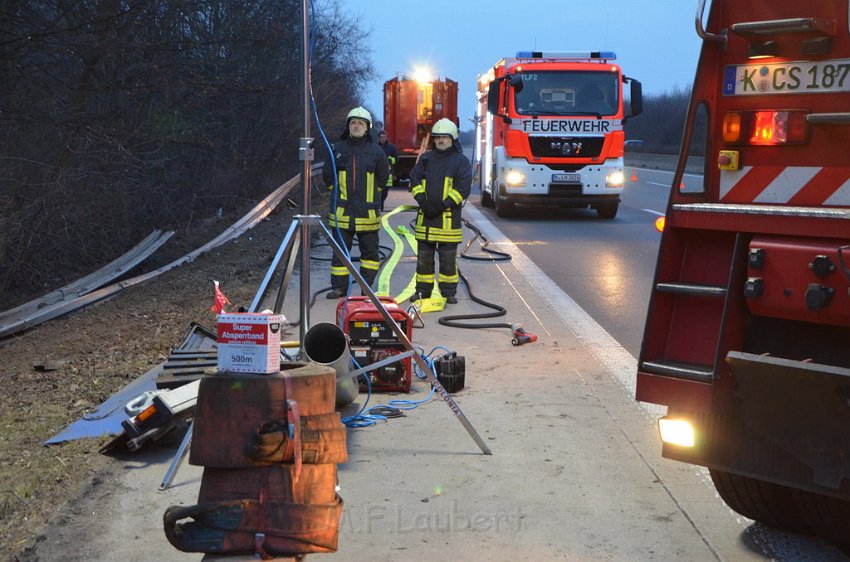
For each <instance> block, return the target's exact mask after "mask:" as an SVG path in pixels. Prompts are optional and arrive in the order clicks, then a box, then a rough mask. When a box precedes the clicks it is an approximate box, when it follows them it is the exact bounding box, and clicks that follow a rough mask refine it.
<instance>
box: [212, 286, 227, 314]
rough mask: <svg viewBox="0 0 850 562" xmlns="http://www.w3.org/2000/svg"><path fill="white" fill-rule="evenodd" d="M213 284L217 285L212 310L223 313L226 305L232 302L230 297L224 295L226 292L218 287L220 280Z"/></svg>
mask: <svg viewBox="0 0 850 562" xmlns="http://www.w3.org/2000/svg"><path fill="white" fill-rule="evenodd" d="M213 284H214V285H215V304H213V305H212V306H211V307H210V310H212V311H213V312H215V313H216V314H222V313H223V312H224V305H226V304H231V303H230V299H228V298H227V297H226V296H224V293H222V292H221V289H219V288H218V281H213Z"/></svg>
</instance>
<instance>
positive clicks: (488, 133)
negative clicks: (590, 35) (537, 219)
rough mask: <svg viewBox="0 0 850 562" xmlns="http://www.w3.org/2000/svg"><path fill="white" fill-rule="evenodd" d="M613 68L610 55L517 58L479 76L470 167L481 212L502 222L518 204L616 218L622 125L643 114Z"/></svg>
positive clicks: (637, 90)
mask: <svg viewBox="0 0 850 562" xmlns="http://www.w3.org/2000/svg"><path fill="white" fill-rule="evenodd" d="M614 60H616V55H615V54H614V53H612V52H587V53H559V52H536V51H531V52H519V53H517V55H516V57H515V58H506V59H502V60H500V61H499V62H498V63H496V65H495V66H493V68H491V69H490V70H488V71H487V72H486V73H485V74H483V75H481V76H479V78H478V111H477V115H476V122H477V127H476V136H475V140H476V142H475V153H474V161H475V169H476V173H477V174H478V183H479V187H480V188H481V203H482V204H483V205H484V206H487V207H490V206H492V207H494V208H495V210H496V214H497V215H498V216H500V217H502V216H506V215H509V214H511V212H512V211H513V207H514V204H515V203H523V204H551V205H562V206H570V207H588V206H589V207H592V208H594V209H596V213H597V214H598V215H599V217H600V218H606V219H613V218H614V217H615V216H617V208H618V206H619V204H620V194H621V193H622V191H623V182H624V180H625V176H624V175H623V137H624V135H623V123H624V122H625V121H626V119H628V118H629V117H632V116H634V115H637V114H638V113H640V111H641V106H642V98H641V86H640V82H638V81H637V80H632V79H630V78H627V77H626V76H624V75H623V74H622V73H621V71H620V67H619V66H617V65H616V64H614V62H613V61H614ZM625 82H628V83H630V85H631V94H630V95H631V112H632V113H631V115H628V116H626V117H624V114H623V87H622V84H623V83H625Z"/></svg>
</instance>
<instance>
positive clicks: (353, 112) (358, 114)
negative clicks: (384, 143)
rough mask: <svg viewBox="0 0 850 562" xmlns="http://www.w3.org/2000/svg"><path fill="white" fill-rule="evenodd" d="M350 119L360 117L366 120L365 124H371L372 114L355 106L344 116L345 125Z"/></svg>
mask: <svg viewBox="0 0 850 562" xmlns="http://www.w3.org/2000/svg"><path fill="white" fill-rule="evenodd" d="M352 119H362V120H363V121H366V125H368V126H369V127H371V126H372V115H371V114H370V113H369V112H368V111H366V109H365V108H363V107H360V106H357V107H355V108H354V109H352V110H351V111H349V112H348V116H347V117H346V118H345V124H346V126H348V123H349V122H350V121H351V120H352Z"/></svg>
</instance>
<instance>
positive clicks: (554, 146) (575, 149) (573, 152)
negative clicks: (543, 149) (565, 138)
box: [549, 141, 582, 156]
mask: <svg viewBox="0 0 850 562" xmlns="http://www.w3.org/2000/svg"><path fill="white" fill-rule="evenodd" d="M581 148H582V146H581V143H580V142H557V141H555V142H551V143H549V149H550V150H551V151H552V152H560V153H561V155H562V156H578V155H579V154H581Z"/></svg>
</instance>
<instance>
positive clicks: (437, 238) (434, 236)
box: [414, 224, 463, 243]
mask: <svg viewBox="0 0 850 562" xmlns="http://www.w3.org/2000/svg"><path fill="white" fill-rule="evenodd" d="M414 232H415V233H416V239H417V240H426V241H428V242H458V243H460V242H463V231H462V230H461V229H459V228H452V229H443V228H434V227H430V228H429V227H427V226H422V225H420V224H417V225H416V228H415V229H414Z"/></svg>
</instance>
